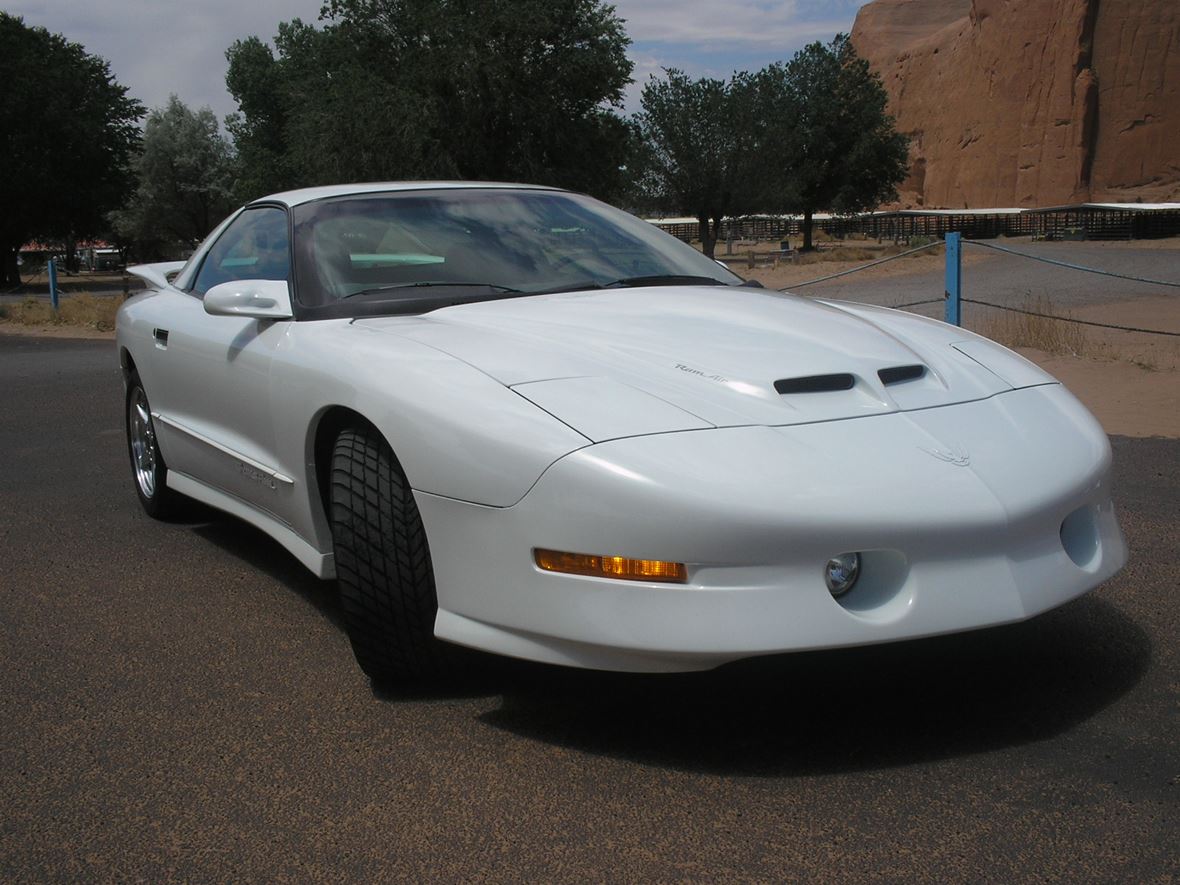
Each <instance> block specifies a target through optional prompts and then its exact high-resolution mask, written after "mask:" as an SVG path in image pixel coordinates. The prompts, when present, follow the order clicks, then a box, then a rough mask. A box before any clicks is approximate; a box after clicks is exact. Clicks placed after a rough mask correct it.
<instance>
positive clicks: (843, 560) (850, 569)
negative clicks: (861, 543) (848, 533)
mask: <svg viewBox="0 0 1180 885" xmlns="http://www.w3.org/2000/svg"><path fill="white" fill-rule="evenodd" d="M858 577H860V554H859V553H841V554H840V555H839V556H833V557H832V558H831V559H829V560H828V564H827V566H825V567H824V581H825V582H826V583H827V585H828V590H830V591H831V593H832V595H833V596H843V595H844V594H845V593H847V592H848V591H849V590H851V589H852V585H853V584H855V583H856V579H857V578H858Z"/></svg>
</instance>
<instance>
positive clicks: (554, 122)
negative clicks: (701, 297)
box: [226, 0, 631, 195]
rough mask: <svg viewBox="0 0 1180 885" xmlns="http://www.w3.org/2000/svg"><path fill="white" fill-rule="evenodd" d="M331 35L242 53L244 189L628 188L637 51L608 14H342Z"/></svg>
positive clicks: (336, 1)
mask: <svg viewBox="0 0 1180 885" xmlns="http://www.w3.org/2000/svg"><path fill="white" fill-rule="evenodd" d="M324 22H325V24H324V25H323V26H322V27H319V28H317V27H313V26H311V25H308V24H305V23H303V22H300V21H298V20H295V21H292V22H288V23H284V24H283V25H280V27H279V32H278V35H277V36H276V38H275V52H274V53H272V52H271V51H270V50H269V49H268V48H267V47H266V46H265V44H263V43H262V42H261V41H260V40H258V38H256V37H252V38H249V39H247V40H242V41H238V42H237V43H235V44H234V45H233V46H231V47H230V49H229V51H228V52H227V57H228V59H229V62H230V67H229V74H228V75H227V80H226V82H227V85H228V86H229V89H230V92H231V93H232V94H233V95H234V97H235V98H236V99H237V101H238V104H239V108H240V111H239V114H238V115H237V116H236V117H235V118H234V119H233V120H232V121H231V122H230V128H231V131H232V132H233V134H234V137H235V140H236V142H237V144H238V149H239V151H240V154H241V157H242V160H243V165H244V180H245V181H247V182H251V183H253V182H258V185H259V186H261V185H262V183H263V182H265V184H266V185H267V187H269V186H271V185H274V184H278V185H279V186H284V187H285V186H290V185H293V184H315V183H323V182H328V181H357V180H373V179H397V178H409V179H414V178H433V177H439V178H465V179H502V180H521V181H531V182H540V183H549V184H560V185H564V186H567V187H573V188H577V189H581V190H587V191H591V192H595V193H598V194H600V195H610V193H611V192H612V191H614V190H617V189H618V187H619V186H620V182H621V175H620V167H622V166H623V165H624V164H625V161H626V156H625V148H626V145H627V143H628V142H627V138H626V133H627V125H626V123H625V122H624V121H623V120H621V119H620V118H619V117H618V116H617V114H615V113H614V112H613V111H612V110H611V107H612V106H613V107H618V106H619V105H620V104H621V102H622V91H623V88H624V86H625V85H626V84H627V82H628V81H629V77H630V72H631V63H630V62H629V61H628V60H627V57H626V48H627V45H628V42H629V41H628V40H627V37H626V35H625V34H624V32H623V26H622V22H621V21H620V20H619V19H618V18H617V17H616V16H615V14H614V11H613V9H612V8H611V7H609V6H606V5H604V4H602V3H601V2H599V0H554V2H546V0H520V2H517V3H513V4H507V3H503V2H499V0H465V2H456V0H413V2H407V0H331V2H329V3H328V4H327V5H326V6H325V8H324ZM276 160H277V162H275V161H276Z"/></svg>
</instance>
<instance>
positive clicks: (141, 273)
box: [127, 261, 185, 289]
mask: <svg viewBox="0 0 1180 885" xmlns="http://www.w3.org/2000/svg"><path fill="white" fill-rule="evenodd" d="M184 265H185V262H183V261H161V262H159V263H158V264H136V265H133V266H132V267H129V268H127V273H129V274H134V275H135V276H137V277H139V278H140V279H141V280H143V281H144V282H146V283H147V284H148V285H149V286H154V287H155V288H157V289H169V288H171V287H172V281H171V277H173V276H175V275H176V274H177V273H178V272H179V271H180V269H181V268H182V267H184Z"/></svg>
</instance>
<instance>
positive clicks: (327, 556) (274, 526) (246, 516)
mask: <svg viewBox="0 0 1180 885" xmlns="http://www.w3.org/2000/svg"><path fill="white" fill-rule="evenodd" d="M168 487H169V488H171V489H175V490H176V491H178V492H180V493H181V494H182V495H187V496H188V497H190V498H192V499H194V500H196V501H200V502H201V503H202V504H208V505H209V506H210V507H215V508H217V509H218V510H223V511H225V512H226V513H228V514H230V515H231V516H236V517H237V518H238V519H241V520H243V521H244V522H248V523H250V525H252V526H254V527H255V528H258V529H261V530H262V531H264V532H266V533H267V534H268V535H270V536H271V537H272V538H274V539H275V540H276V541H278V542H279V543H280V544H282V545H283V547H285V548H286V549H287V550H288V551H289V552H290V553H291V555H292V556H294V557H295V558H296V559H298V560H299V561H300V562H301V563H303V565H304V566H306V567H307V568H308V569H309V570H310V571H311V573H312V574H313V575H315V576H316V577H317V578H323V579H325V580H328V579H331V578H335V577H336V560H335V556H334V554H332V553H331V552H327V553H325V552H323V551H320V550H317V549H316V548H315V547H313V546H312V545H311V544H309V543H308V542H307V541H305V540H304V539H303V538H302V537H300V536H299V535H297V534H295V532H293V531H292V530H291V529H290V528H289V527H288V526H286V525H284V524H283V523H281V522H279V521H278V520H277V519H275V518H274V517H272V516H269V515H268V514H265V513H260V512H259V511H258V510H256V509H254V508H253V507H250V506H249V505H248V504H246V503H244V502H243V501H241V500H240V499H238V498H235V497H233V496H232V495H227V494H226V493H225V492H222V491H219V490H218V489H215V488H213V487H211V486H208V485H206V484H205V483H203V482H201V481H200V480H197V479H193V478H192V477H191V476H187V475H186V474H183V473H178V472H176V471H175V470H171V469H170V470H169V471H168Z"/></svg>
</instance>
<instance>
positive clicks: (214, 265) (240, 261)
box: [193, 206, 291, 295]
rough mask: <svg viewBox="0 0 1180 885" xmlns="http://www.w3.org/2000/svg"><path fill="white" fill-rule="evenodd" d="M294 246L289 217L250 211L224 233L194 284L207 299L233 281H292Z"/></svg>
mask: <svg viewBox="0 0 1180 885" xmlns="http://www.w3.org/2000/svg"><path fill="white" fill-rule="evenodd" d="M290 278H291V244H290V239H289V237H288V235H287V213H286V212H284V211H283V210H282V209H277V208H275V207H273V206H261V207H259V208H257V209H247V210H246V211H245V212H243V213H242V214H241V215H239V216H238V218H237V219H236V220H235V221H234V223H233V224H231V225H230V226H229V227H227V228H226V229H225V232H224V233H222V235H221V236H220V237H218V238H217V242H216V243H214V244H213V247H212V248H211V249H210V250H209V252H208V254H207V255H206V256H205V260H204V262H202V264H201V270H200V272H199V273H198V274H197V279H196V281H195V282H194V283H193V291H194V292H195V293H197V294H198V295H204V294H205V293H206V292H208V291H209V290H210V289H211V288H213V287H214V286H216V285H217V284H218V283H228V282H229V281H231V280H289V279H290Z"/></svg>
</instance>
